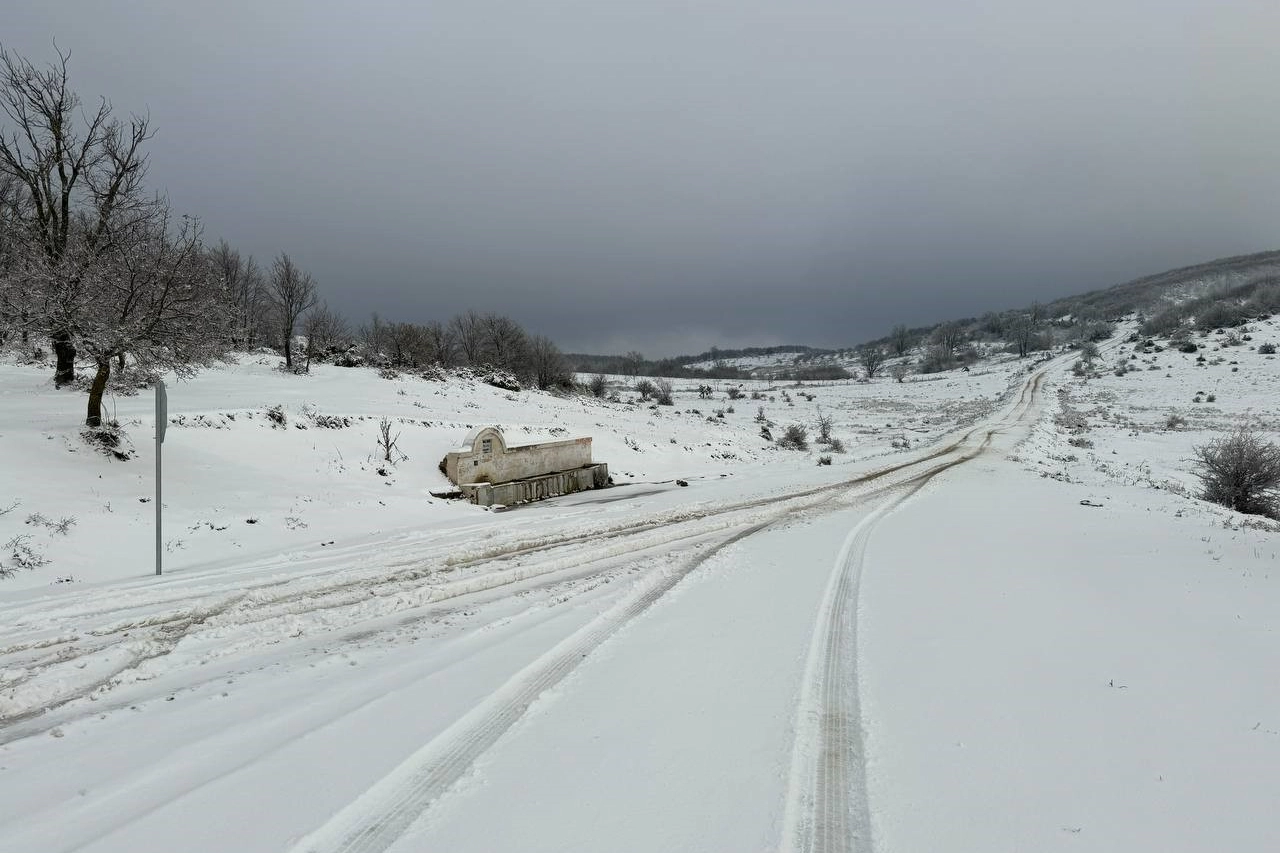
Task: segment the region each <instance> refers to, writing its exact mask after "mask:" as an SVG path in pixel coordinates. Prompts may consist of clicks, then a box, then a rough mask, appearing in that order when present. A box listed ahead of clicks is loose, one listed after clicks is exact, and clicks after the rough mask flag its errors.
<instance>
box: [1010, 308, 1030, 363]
mask: <svg viewBox="0 0 1280 853" xmlns="http://www.w3.org/2000/svg"><path fill="white" fill-rule="evenodd" d="M1005 335H1006V336H1007V338H1008V340H1009V342H1010V343H1011V344H1013V345H1014V346H1015V347H1017V348H1018V358H1026V357H1027V354H1028V353H1029V352H1031V349H1032V347H1034V346H1035V344H1036V342H1037V335H1036V326H1035V323H1034V321H1033V320H1032V319H1031V317H1029V316H1021V317H1018V318H1017V319H1016V320H1014V321H1013V322H1012V323H1010V324H1009V325H1008V326H1007V327H1006V328H1005Z"/></svg>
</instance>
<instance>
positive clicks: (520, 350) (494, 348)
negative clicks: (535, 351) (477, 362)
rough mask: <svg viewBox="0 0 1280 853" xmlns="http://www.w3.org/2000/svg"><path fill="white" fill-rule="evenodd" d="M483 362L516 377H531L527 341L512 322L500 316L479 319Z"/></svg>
mask: <svg viewBox="0 0 1280 853" xmlns="http://www.w3.org/2000/svg"><path fill="white" fill-rule="evenodd" d="M481 330H482V331H481V336H482V340H483V341H484V360H485V361H486V362H487V363H488V364H492V365H493V366H494V367H497V368H500V369H502V370H509V371H511V372H512V373H515V374H517V375H526V376H531V375H533V371H532V370H531V369H529V364H528V351H529V339H528V336H527V335H525V332H524V329H522V328H520V326H519V324H517V323H516V322H515V321H514V320H512V319H511V318H509V317H504V316H502V315H501V314H485V315H484V317H482V318H481Z"/></svg>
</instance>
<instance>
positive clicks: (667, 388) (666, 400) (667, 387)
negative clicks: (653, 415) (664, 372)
mask: <svg viewBox="0 0 1280 853" xmlns="http://www.w3.org/2000/svg"><path fill="white" fill-rule="evenodd" d="M653 388H654V393H653V398H654V400H656V401H657V403H658V405H659V406H673V405H675V401H674V400H672V399H671V392H672V390H673V389H672V387H671V380H670V379H659V380H658V381H657V382H655V383H653Z"/></svg>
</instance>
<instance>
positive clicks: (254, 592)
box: [0, 385, 1026, 739]
mask: <svg viewBox="0 0 1280 853" xmlns="http://www.w3.org/2000/svg"><path fill="white" fill-rule="evenodd" d="M1022 394H1023V396H1025V394H1026V387H1025V385H1024V387H1023V389H1022ZM1021 402H1022V400H1021V399H1020V400H1019V405H1020V404H1021ZM980 429H981V427H974V428H971V429H969V430H968V431H966V432H964V433H963V434H961V435H960V436H958V437H954V438H953V439H952V440H950V441H948V442H946V443H945V444H943V445H941V446H939V447H937V448H934V449H933V450H931V451H929V452H928V453H926V454H924V455H923V456H918V457H913V458H912V459H910V460H905V461H902V462H897V463H894V464H891V465H887V466H883V467H881V468H878V469H874V470H872V471H869V472H866V473H863V474H860V475H858V476H856V477H852V478H848V479H845V480H841V481H839V482H836V483H832V484H827V485H823V486H816V487H811V488H807V489H799V490H793V491H789V492H786V493H784V494H781V495H776V496H771V497H764V498H754V499H750V500H746V501H739V502H736V503H732V504H727V505H722V506H718V507H704V508H698V509H695V510H692V511H690V510H684V511H678V512H675V513H666V514H663V515H661V516H658V517H651V518H648V519H644V520H641V521H639V522H631V523H624V524H619V525H614V526H612V527H605V528H602V529H596V530H592V531H587V532H581V531H579V532H576V533H573V534H568V535H563V536H554V537H547V538H545V539H539V540H533V541H530V540H524V541H517V542H514V543H507V544H504V545H499V546H496V547H494V548H492V549H489V550H486V551H484V552H481V553H478V554H471V555H468V556H467V557H466V558H462V559H456V558H450V557H449V556H448V551H447V549H440V552H439V554H438V555H437V557H436V559H435V560H434V561H433V560H430V559H429V558H428V557H427V555H422V556H419V557H418V558H416V559H414V560H413V561H411V562H412V567H411V568H409V569H398V567H397V565H396V564H392V565H391V566H389V567H388V568H391V569H393V571H390V572H385V573H382V574H374V575H362V576H360V577H356V578H349V577H348V578H338V579H332V580H330V581H328V582H324V581H323V580H322V582H321V583H319V584H315V583H307V581H308V580H314V579H315V576H307V577H303V578H288V579H283V580H281V579H275V580H270V581H266V582H262V583H259V584H256V585H253V586H251V587H249V588H248V589H241V590H240V591H237V592H236V593H234V594H231V595H222V596H220V597H212V596H211V598H213V600H211V601H209V602H208V603H204V604H195V605H193V604H191V603H190V599H189V597H188V598H187V599H185V600H183V599H180V598H177V597H173V596H172V595H171V594H169V593H166V594H165V596H164V598H163V599H162V601H163V603H168V602H169V601H180V600H182V601H183V606H181V607H178V608H177V609H175V610H170V611H162V612H158V613H149V614H148V613H144V614H142V615H140V616H138V617H135V618H132V619H123V620H117V621H116V622H114V623H112V624H109V625H106V626H102V627H98V628H91V629H88V630H80V631H77V632H74V633H71V634H70V635H64V636H60V637H56V638H52V639H48V638H46V639H39V640H31V641H24V642H18V643H13V644H11V645H9V646H7V647H0V667H3V668H10V669H21V670H24V672H23V673H22V674H21V675H20V676H18V677H16V678H12V679H10V680H9V681H7V682H6V683H4V684H3V685H0V690H4V691H5V692H7V693H8V694H9V695H11V696H14V695H16V693H15V692H14V691H16V690H19V689H21V688H22V687H23V686H24V685H27V684H29V683H33V682H35V681H36V680H38V679H39V678H40V677H41V676H42V675H45V674H52V672H54V671H67V672H70V671H72V670H74V669H78V668H80V667H82V666H83V665H84V664H85V662H86V661H87V660H91V659H93V658H95V657H100V656H110V655H113V654H115V653H117V652H118V651H119V650H120V649H122V648H127V649H130V650H131V651H130V652H129V654H128V656H127V657H126V659H125V660H124V661H122V662H120V663H118V664H114V665H112V666H111V667H110V668H109V669H108V670H107V671H106V672H105V673H103V674H101V675H100V676H98V677H97V678H94V679H92V680H91V681H87V682H80V683H78V684H74V685H73V684H68V685H67V687H66V689H64V690H62V691H61V692H59V693H57V694H56V695H51V696H46V697H44V698H43V699H42V701H41V702H40V704H39V705H38V706H36V707H30V708H26V709H24V710H18V711H11V712H9V713H2V712H0V727H6V726H10V725H12V724H14V723H18V722H24V721H29V720H31V719H33V718H36V717H39V716H41V715H42V714H44V713H46V712H48V711H50V710H54V709H56V708H59V707H62V706H64V705H66V704H68V703H70V702H74V701H76V700H78V699H82V698H84V697H86V696H89V695H91V694H95V693H97V692H99V691H102V690H104V689H109V688H111V687H112V686H113V685H114V684H116V683H117V682H118V680H119V679H120V678H121V677H122V676H124V675H125V674H127V673H129V672H131V671H134V670H137V669H138V668H139V667H141V666H143V665H144V664H147V663H148V662H150V661H153V660H157V659H160V658H163V657H165V656H167V655H169V654H170V653H171V652H172V651H173V650H174V649H175V648H177V646H178V645H179V643H181V642H182V641H183V640H185V639H187V638H189V637H192V636H193V635H195V634H197V633H198V632H199V631H200V630H201V629H203V628H206V627H208V628H214V627H216V628H217V629H218V630H221V631H226V630H228V629H232V628H234V629H238V630H239V631H241V632H244V631H249V630H252V629H253V628H254V627H255V626H256V627H257V629H258V630H259V631H261V630H263V626H264V625H265V624H267V623H270V622H272V621H273V620H279V619H282V618H287V617H289V616H292V615H296V614H299V613H308V614H315V613H323V612H327V611H341V610H343V609H348V610H351V611H353V613H355V616H354V617H353V620H352V622H351V623H348V625H349V624H356V623H358V622H359V620H360V616H359V611H360V610H361V609H362V608H364V607H365V605H367V604H368V603H369V602H370V600H371V599H374V598H378V599H382V600H384V601H386V602H392V601H393V600H394V598H395V597H396V596H403V597H404V600H403V603H404V607H403V608H402V609H413V608H417V607H420V606H423V605H425V604H428V603H434V602H438V601H442V600H445V599H447V598H452V597H455V596H456V595H459V594H466V592H469V591H484V590H488V589H492V588H494V587H495V586H499V585H503V584H505V583H514V582H517V581H520V580H526V579H528V578H529V577H532V576H536V575H537V574H541V573H546V572H551V571H556V570H558V569H557V566H556V561H555V559H554V558H555V555H556V554H557V552H560V551H562V550H563V551H566V552H570V551H571V549H572V548H574V547H577V546H587V545H590V546H594V547H595V548H599V546H601V545H604V544H607V543H611V542H617V541H618V540H627V541H628V543H629V544H627V545H626V546H625V550H639V549H644V548H648V547H652V546H653V543H651V542H649V541H647V540H650V539H655V540H661V541H662V542H665V543H671V542H673V541H676V542H678V541H684V540H687V539H691V538H696V537H698V536H705V535H708V534H709V533H714V532H717V531H718V530H722V529H724V528H726V527H731V526H733V525H734V522H733V520H732V519H733V516H734V515H739V514H744V513H748V512H750V511H753V510H764V509H774V508H777V507H778V505H779V504H802V505H808V504H807V503H806V502H809V501H810V500H811V499H812V502H821V501H823V500H825V499H827V498H828V496H830V495H833V494H836V495H841V494H845V493H847V492H848V491H849V490H850V489H853V488H856V487H858V486H862V485H866V484H874V483H876V482H877V481H880V480H883V479H884V478H886V477H888V476H890V475H892V474H895V473H898V472H900V471H904V470H907V469H911V468H914V467H916V466H922V465H927V464H928V463H930V462H932V461H934V460H937V459H939V458H942V457H944V456H947V455H948V454H950V453H953V452H954V451H955V450H956V449H957V448H959V447H961V446H962V445H963V444H964V443H965V442H966V441H968V440H969V438H970V437H971V436H973V435H974V434H975V433H976V432H977V431H979V430H980ZM682 526H683V527H688V528H689V530H687V531H680V530H679V529H678V528H680V527H682ZM525 556H538V557H542V558H544V559H545V560H546V561H547V562H548V563H550V564H551V568H549V569H547V570H546V572H538V571H537V570H536V569H535V570H534V571H532V572H530V571H508V570H501V569H499V570H497V571H493V572H489V573H486V575H485V576H482V578H487V579H488V580H487V581H486V580H483V579H477V581H476V582H475V583H474V584H473V585H470V586H468V585H466V584H464V585H463V586H464V588H465V591H462V592H458V591H454V592H447V591H444V590H442V589H441V588H440V587H428V588H427V589H426V590H425V591H424V589H423V584H422V581H423V580H424V579H428V578H442V577H443V576H446V575H448V574H451V573H453V572H455V571H459V570H462V569H466V568H472V567H477V566H484V565H487V564H492V563H499V562H507V561H513V562H514V561H516V560H518V559H519V558H520V557H525ZM610 556H613V555H612V554H611V555H610ZM597 558H598V557H597ZM574 559H575V561H576V562H577V563H578V564H581V562H582V559H583V558H582V555H576V556H575V557H574ZM588 559H592V555H588ZM321 577H323V576H321ZM451 585H452V584H450V583H445V584H442V585H440V586H443V587H448V586H451ZM290 587H293V588H290ZM298 587H301V588H298ZM424 592H425V594H424ZM189 595H190V593H188V596H189ZM158 603H161V602H155V601H153V602H142V603H139V604H137V605H135V606H133V607H131V608H128V609H142V608H144V607H146V606H148V605H150V606H155V605H156V604H158ZM118 612H119V611H118V610H115V611H113V610H111V609H99V610H91V611H88V613H86V612H85V611H79V612H76V611H74V610H73V613H74V614H75V616H76V619H77V621H78V620H79V619H82V618H84V617H85V616H86V615H107V614H112V613H118ZM379 615H385V612H384V613H380V614H379ZM7 739H12V738H7Z"/></svg>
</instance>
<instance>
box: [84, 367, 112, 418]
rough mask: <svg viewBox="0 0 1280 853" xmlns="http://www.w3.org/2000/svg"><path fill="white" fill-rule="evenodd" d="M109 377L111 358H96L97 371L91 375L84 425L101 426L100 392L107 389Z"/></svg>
mask: <svg viewBox="0 0 1280 853" xmlns="http://www.w3.org/2000/svg"><path fill="white" fill-rule="evenodd" d="M110 378H111V359H110V358H100V359H98V372H97V373H95V374H94V375H93V384H92V385H90V386H89V413H88V415H87V416H86V417H85V419H84V423H85V426H91V427H100V426H102V392H104V391H106V390H107V380H108V379H110Z"/></svg>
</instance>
